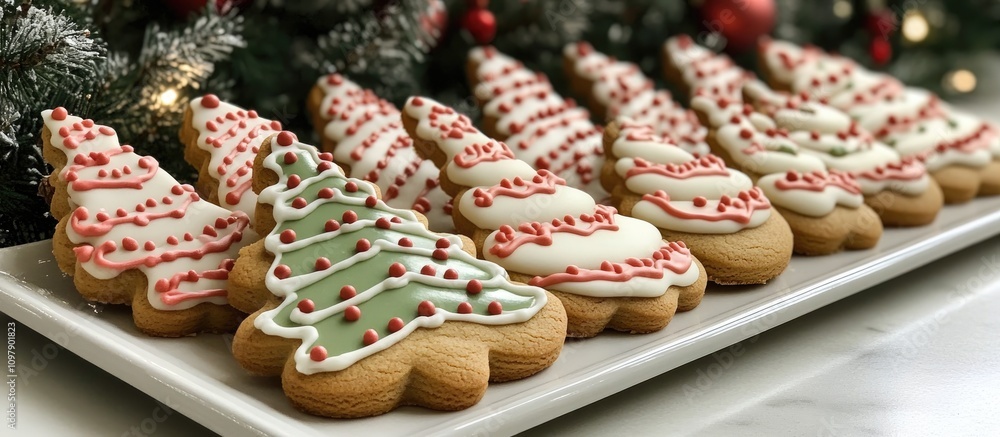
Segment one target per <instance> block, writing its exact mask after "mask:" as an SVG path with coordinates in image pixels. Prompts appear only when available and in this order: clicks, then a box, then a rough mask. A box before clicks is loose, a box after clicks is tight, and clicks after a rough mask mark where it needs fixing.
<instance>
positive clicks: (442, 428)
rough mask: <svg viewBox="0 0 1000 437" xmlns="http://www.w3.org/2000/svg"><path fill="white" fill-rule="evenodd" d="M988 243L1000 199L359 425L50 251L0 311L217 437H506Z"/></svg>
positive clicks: (38, 257)
mask: <svg viewBox="0 0 1000 437" xmlns="http://www.w3.org/2000/svg"><path fill="white" fill-rule="evenodd" d="M996 234H1000V197H995V198H984V199H977V200H974V201H973V202H971V203H969V204H965V205H960V206H949V207H946V208H945V209H944V211H942V213H941V215H940V216H939V217H938V219H937V221H935V222H934V223H933V224H931V225H930V226H925V227H921V228H913V229H887V230H886V232H885V235H884V236H883V239H882V241H881V242H880V243H879V245H878V247H876V248H875V249H872V250H867V251H857V252H844V253H839V254H836V255H831V256H825V257H814V258H807V257H798V256H797V257H794V258H793V260H792V263H791V265H790V266H789V268H788V270H787V271H786V272H785V273H784V274H782V275H781V276H780V277H779V278H777V279H776V280H774V281H772V282H771V283H770V284H767V285H766V286H760V287H727V288H723V287H716V286H710V288H709V291H708V293H707V295H706V296H705V300H704V301H703V302H702V304H701V305H700V306H699V307H698V308H696V309H695V310H694V311H691V312H688V313H681V314H678V315H677V316H676V317H675V318H674V320H673V322H671V323H670V325H669V326H668V327H667V328H666V329H665V330H663V331H661V332H658V333H654V334H649V335H625V334H619V333H612V332H608V333H604V334H602V335H600V336H598V337H597V338H593V339H588V340H571V341H568V342H567V344H566V347H565V348H564V350H563V353H562V355H561V356H560V357H559V360H558V361H556V363H555V365H553V366H552V367H551V368H550V369H548V370H545V371H543V372H542V373H540V374H538V375H535V376H533V377H530V378H527V379H524V380H521V381H516V382H512V383H504V384H495V385H492V386H491V387H490V388H489V390H488V391H487V393H486V396H485V398H484V399H483V400H482V401H481V402H480V403H479V404H478V405H476V406H474V407H472V408H469V409H467V410H464V411H459V412H450V413H442V412H435V411H429V410H425V409H420V408H414V407H407V408H402V409H399V410H396V411H393V412H391V413H389V414H386V415H383V416H379V417H374V418H368V419H361V420H348V421H345V420H331V419H323V418H317V417H313V416H309V415H306V414H302V413H299V412H297V411H295V410H294V409H292V407H291V406H290V405H289V404H288V402H287V401H286V400H285V397H284V395H283V394H282V391H281V387H280V383H279V381H277V380H276V379H261V378H254V377H250V376H247V375H246V374H245V373H244V372H243V371H242V370H241V369H240V368H239V367H238V366H237V365H236V362H235V361H234V360H233V359H232V357H231V356H230V349H229V345H230V344H229V339H230V338H231V337H229V336H223V335H202V336H197V337H188V338H182V339H157V338H149V337H146V336H143V335H142V334H140V333H139V332H137V331H136V329H135V328H134V327H133V325H132V320H131V315H130V312H129V311H128V309H127V308H122V307H113V306H100V305H88V304H87V303H86V302H84V301H83V300H82V299H80V297H79V296H78V295H77V293H76V291H75V290H74V287H73V283H72V279H71V278H69V277H66V276H65V275H63V274H62V273H60V272H59V269H58V268H57V267H56V264H55V262H54V260H53V259H52V254H51V247H50V246H51V243H50V242H48V241H43V242H38V243H34V244H28V245H24V246H18V247H11V248H7V249H2V250H0V311H2V312H4V313H7V314H9V315H10V316H11V317H13V318H15V319H17V320H19V321H20V322H22V323H24V324H25V325H27V326H28V327H30V328H31V329H34V330H36V331H38V332H40V333H41V334H43V335H45V336H47V337H49V338H51V339H53V340H54V341H56V342H57V343H59V344H61V345H63V346H65V347H66V348H67V349H69V350H70V351H72V352H73V353H76V354H78V355H80V356H81V357H83V358H84V359H86V360H88V361H91V362H93V363H94V364H95V365H97V366H98V367H101V368H103V369H104V370H106V371H108V372H109V373H111V374H113V375H115V376H117V377H118V378H121V379H122V380H124V381H126V382H128V383H129V384H131V385H133V386H135V387H137V388H138V389H140V390H142V391H143V392H145V393H147V394H149V395H150V396H152V397H154V398H156V399H157V400H159V401H161V402H164V403H166V404H167V405H170V406H172V407H175V409H176V410H178V411H180V412H181V413H183V414H185V415H187V416H189V417H190V418H192V419H194V420H196V421H198V422H200V423H201V424H203V425H205V426H206V427H208V428H210V429H212V430H214V431H216V432H218V433H221V434H224V435H251V434H258V435H296V436H309V435H331V434H337V435H359V434H364V435H402V434H405V435H413V434H427V435H452V434H453V435H487V434H494V433H497V434H511V433H516V432H519V431H523V430H525V429H528V428H530V427H532V426H534V425H537V424H540V423H542V422H545V421H547V420H550V419H552V418H555V417H557V416H559V415H562V414H564V413H566V412H569V411H572V410H574V409H576V408H580V407H582V406H584V405H587V404H589V403H592V402H595V401H597V400H599V399H601V398H604V397H606V396H609V395H611V394H614V393H616V392H619V391H621V390H624V389H626V388H628V387H630V386H632V385H635V384H639V383H641V382H643V381H645V380H647V379H650V378H652V377H654V376H656V375H659V374H661V373H664V372H667V371H668V370H670V369H673V368H675V367H678V366H680V365H683V364H685V363H687V362H690V361H693V360H695V359H697V358H700V357H702V356H705V355H707V354H710V353H712V352H714V351H716V350H719V349H721V348H724V347H726V346H728V345H730V344H732V343H735V342H738V341H740V340H743V339H746V338H749V337H752V336H754V335H756V334H759V333H760V332H762V331H764V330H767V329H769V328H772V327H775V326H777V325H779V324H781V323H784V322H786V321H788V320H791V319H793V318H796V317H799V316H801V315H803V314H806V313H808V312H810V311H813V310H815V309H817V308H819V307H822V306H824V305H827V304H829V303H831V302H834V301H836V300H838V299H841V298H843V297H845V296H849V295H851V294H853V293H856V292H858V291H861V290H864V289H866V288H868V287H870V286H872V285H874V284H877V283H879V282H882V281H885V280H887V279H890V278H892V277H894V276H897V275H900V274H902V273H904V272H906V271H909V270H912V269H915V268H918V267H920V266H923V265H926V264H928V263H930V262H932V261H934V260H935V259H938V258H941V257H943V256H946V255H948V254H950V253H952V252H954V251H957V250H959V249H961V248H963V247H966V246H969V245H971V244H973V243H976V242H979V241H982V240H985V239H987V238H989V237H991V236H993V235H996ZM789 353H794V351H789Z"/></svg>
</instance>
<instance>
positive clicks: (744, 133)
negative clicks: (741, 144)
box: [740, 129, 753, 140]
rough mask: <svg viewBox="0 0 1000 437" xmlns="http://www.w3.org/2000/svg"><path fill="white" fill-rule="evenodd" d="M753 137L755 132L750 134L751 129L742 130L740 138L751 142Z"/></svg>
mask: <svg viewBox="0 0 1000 437" xmlns="http://www.w3.org/2000/svg"><path fill="white" fill-rule="evenodd" d="M751 137H753V132H750V129H740V138H743V139H744V140H749V139H750V138H751Z"/></svg>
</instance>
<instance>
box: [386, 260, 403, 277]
mask: <svg viewBox="0 0 1000 437" xmlns="http://www.w3.org/2000/svg"><path fill="white" fill-rule="evenodd" d="M405 273H406V267H405V266H403V265H402V264H400V263H392V265H391V266H389V276H392V277H393V278H398V277H400V276H403V274H405Z"/></svg>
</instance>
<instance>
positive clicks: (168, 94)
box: [160, 88, 178, 106]
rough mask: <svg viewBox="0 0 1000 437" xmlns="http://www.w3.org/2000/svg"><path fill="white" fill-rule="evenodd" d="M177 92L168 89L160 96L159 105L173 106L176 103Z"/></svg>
mask: <svg viewBox="0 0 1000 437" xmlns="http://www.w3.org/2000/svg"><path fill="white" fill-rule="evenodd" d="M177 97H178V96H177V90H175V89H173V88H170V89H167V90H166V91H164V92H163V93H161V94H160V103H161V104H163V105H165V106H170V105H173V104H174V102H176V101H177Z"/></svg>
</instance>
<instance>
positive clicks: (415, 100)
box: [410, 97, 424, 106]
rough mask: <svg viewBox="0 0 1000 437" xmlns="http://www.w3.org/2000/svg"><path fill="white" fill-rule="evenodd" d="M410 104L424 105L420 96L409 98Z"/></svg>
mask: <svg viewBox="0 0 1000 437" xmlns="http://www.w3.org/2000/svg"><path fill="white" fill-rule="evenodd" d="M410 104H411V105H413V106H423V105H424V100H423V99H421V98H420V97H414V98H412V99H410Z"/></svg>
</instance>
